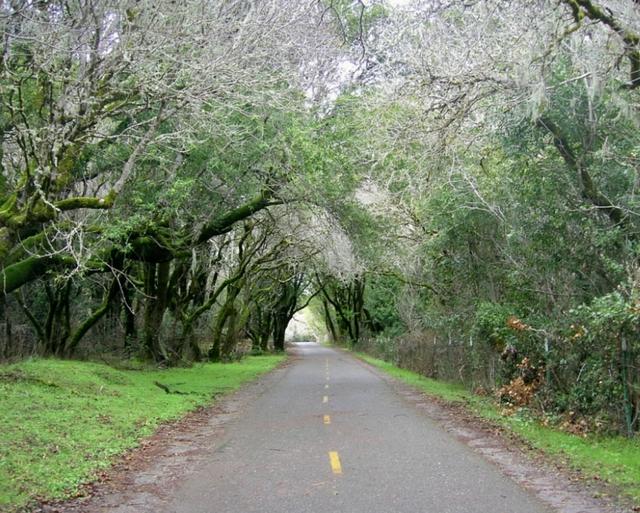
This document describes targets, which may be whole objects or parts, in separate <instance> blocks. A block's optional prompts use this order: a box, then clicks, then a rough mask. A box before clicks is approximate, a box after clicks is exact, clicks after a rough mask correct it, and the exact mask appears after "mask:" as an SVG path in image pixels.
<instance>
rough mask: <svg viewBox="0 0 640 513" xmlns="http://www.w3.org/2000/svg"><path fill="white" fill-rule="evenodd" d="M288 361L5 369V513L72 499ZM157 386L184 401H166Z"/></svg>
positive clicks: (1, 496) (37, 364)
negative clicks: (119, 461) (174, 424)
mask: <svg viewBox="0 0 640 513" xmlns="http://www.w3.org/2000/svg"><path fill="white" fill-rule="evenodd" d="M283 358H284V357H283V356H259V357H249V358H246V359H244V360H242V361H240V362H238V363H232V364H203V365H198V366H194V367H192V368H189V369H169V370H116V369H114V368H112V367H109V366H107V365H103V364H99V363H88V362H76V361H61V360H30V361H26V362H22V363H19V364H15V365H3V366H0V412H1V415H0V511H14V510H17V509H18V508H19V507H22V506H24V505H25V504H28V503H29V502H30V501H33V500H34V499H60V498H64V497H69V496H72V495H73V494H74V493H75V492H76V491H77V490H78V488H79V486H80V485H81V484H82V483H84V482H87V481H89V480H91V479H92V478H94V477H95V476H96V473H97V471H98V470H99V469H103V468H105V467H108V466H109V465H110V464H111V462H112V461H113V458H114V456H117V455H119V454H122V453H123V452H124V451H125V450H126V449H129V448H131V447H134V446H135V445H136V444H137V443H138V441H139V440H140V439H141V438H142V437H144V436H147V435H149V434H151V433H152V432H153V431H154V430H155V429H156V427H157V426H158V425H159V424H160V423H162V422H165V421H169V420H173V419H177V418H179V417H181V416H183V415H184V414H185V413H186V412H188V411H190V410H193V409H195V408H196V407H198V406H201V405H205V404H208V403H210V402H211V400H212V397H213V396H215V395H217V394H221V393H225V392H229V391H231V390H234V389H236V388H238V387H239V386H240V385H241V384H243V383H245V382H247V381H249V380H251V379H253V378H255V377H257V376H258V375H260V374H262V373H264V372H267V371H269V370H271V369H272V368H274V367H275V366H276V365H277V364H278V363H279V362H281V361H282V360H283ZM155 381H157V382H160V383H162V384H164V385H166V386H168V387H169V388H170V390H172V391H180V392H183V393H184V395H179V394H167V393H165V392H164V391H163V390H162V389H161V388H159V387H158V386H156V385H155V384H154V382H155Z"/></svg>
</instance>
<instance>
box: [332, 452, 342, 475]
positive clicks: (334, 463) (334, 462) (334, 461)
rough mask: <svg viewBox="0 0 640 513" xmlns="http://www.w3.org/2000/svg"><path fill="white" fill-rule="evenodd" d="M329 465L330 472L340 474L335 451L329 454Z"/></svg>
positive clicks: (338, 461) (340, 468)
mask: <svg viewBox="0 0 640 513" xmlns="http://www.w3.org/2000/svg"><path fill="white" fill-rule="evenodd" d="M329 463H331V471H332V472H333V473H334V474H342V465H340V456H338V453H337V452H336V451H330V452H329Z"/></svg>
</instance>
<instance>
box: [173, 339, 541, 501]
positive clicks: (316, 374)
mask: <svg viewBox="0 0 640 513" xmlns="http://www.w3.org/2000/svg"><path fill="white" fill-rule="evenodd" d="M297 353H298V355H299V358H297V359H296V361H295V362H294V363H293V364H292V365H290V366H289V367H288V368H287V370H286V372H284V373H283V374H282V377H281V379H280V380H279V381H277V382H276V383H275V384H274V385H273V386H272V387H270V388H268V389H267V390H266V391H265V392H264V393H263V394H262V395H261V396H260V397H259V398H257V399H256V400H255V401H253V403H252V405H251V406H250V407H249V408H248V409H247V411H246V412H245V413H244V414H242V415H241V416H240V417H239V418H237V419H236V420H235V421H233V422H232V423H231V425H229V426H228V427H227V429H226V433H225V435H224V438H223V440H222V441H221V444H220V445H219V447H218V449H217V450H216V452H215V453H214V457H213V458H212V459H211V460H208V461H206V462H205V463H204V464H202V466H201V468H199V469H197V471H194V472H193V473H192V474H191V475H190V476H189V477H187V478H186V480H185V481H184V482H183V483H182V484H181V485H180V487H179V489H178V492H177V495H176V496H175V500H174V501H173V502H172V503H170V504H169V506H168V508H167V509H166V510H165V512H167V513H168V512H171V513H253V512H255V513H258V512H259V513H289V512H291V513H305V512H310V513H324V512H332V513H335V512H342V513H543V512H547V513H548V511H549V510H547V509H546V508H545V506H544V505H542V504H541V503H539V502H538V501H537V500H536V499H535V498H534V497H533V496H531V495H529V494H528V493H527V492H526V491H525V490H523V489H521V488H519V487H518V485H517V484H516V483H515V482H513V481H511V480H510V479H509V478H507V477H504V476H503V475H501V474H500V472H499V471H498V469H497V468H495V467H494V466H493V465H492V464H490V463H488V462H486V461H485V460H483V459H482V458H481V457H480V456H479V455H477V454H475V453H474V452H473V451H472V450H471V449H469V448H468V447H466V446H465V445H463V444H461V443H460V442H458V441H456V440H455V439H454V438H452V437H451V436H450V435H448V434H447V433H446V432H444V431H443V430H442V429H441V428H439V427H438V426H436V425H435V423H433V422H432V421H430V420H429V418H427V417H426V416H425V415H424V413H421V412H420V411H418V410H417V409H416V408H415V406H412V405H411V404H409V403H408V402H407V401H406V400H404V399H403V398H402V397H401V396H399V395H398V394H397V393H396V392H394V391H393V390H392V389H391V387H390V386H389V385H388V384H387V383H385V382H384V381H383V380H382V379H380V378H379V377H378V376H377V375H376V374H374V373H373V372H371V371H370V370H368V369H367V368H366V366H364V365H362V364H360V363H359V362H357V361H356V360H355V359H353V358H352V357H351V356H349V355H347V354H345V353H343V352H340V351H336V350H333V349H329V348H326V347H322V346H320V345H318V344H313V343H308V344H299V346H298V350H297Z"/></svg>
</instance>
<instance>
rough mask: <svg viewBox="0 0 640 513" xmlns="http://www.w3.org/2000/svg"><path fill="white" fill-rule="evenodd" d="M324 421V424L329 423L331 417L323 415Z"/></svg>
mask: <svg viewBox="0 0 640 513" xmlns="http://www.w3.org/2000/svg"><path fill="white" fill-rule="evenodd" d="M324 423H325V424H331V417H330V416H329V415H325V416H324Z"/></svg>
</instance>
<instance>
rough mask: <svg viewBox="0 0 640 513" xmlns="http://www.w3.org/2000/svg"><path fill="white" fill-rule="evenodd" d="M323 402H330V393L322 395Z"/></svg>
mask: <svg viewBox="0 0 640 513" xmlns="http://www.w3.org/2000/svg"><path fill="white" fill-rule="evenodd" d="M322 402H323V403H328V402H329V396H328V395H325V396H323V397H322Z"/></svg>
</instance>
